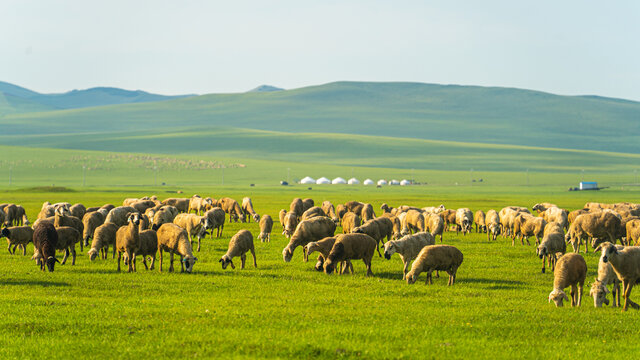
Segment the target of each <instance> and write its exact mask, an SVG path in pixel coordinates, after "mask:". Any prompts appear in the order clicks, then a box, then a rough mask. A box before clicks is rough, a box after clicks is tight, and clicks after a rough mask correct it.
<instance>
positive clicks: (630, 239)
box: [625, 219, 640, 246]
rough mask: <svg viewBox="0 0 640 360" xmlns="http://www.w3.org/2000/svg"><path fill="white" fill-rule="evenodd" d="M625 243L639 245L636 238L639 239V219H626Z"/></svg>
mask: <svg viewBox="0 0 640 360" xmlns="http://www.w3.org/2000/svg"><path fill="white" fill-rule="evenodd" d="M625 231H626V237H627V243H628V244H629V245H631V244H633V245H634V246H638V245H640V243H639V242H638V239H640V220H636V219H634V220H630V221H627V223H626V225H625Z"/></svg>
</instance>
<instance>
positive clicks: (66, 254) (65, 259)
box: [60, 248, 69, 265]
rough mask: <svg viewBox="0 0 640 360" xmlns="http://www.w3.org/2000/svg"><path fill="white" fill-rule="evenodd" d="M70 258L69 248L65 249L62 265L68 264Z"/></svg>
mask: <svg viewBox="0 0 640 360" xmlns="http://www.w3.org/2000/svg"><path fill="white" fill-rule="evenodd" d="M68 257H69V248H66V249H64V257H63V258H62V262H61V263H60V265H64V263H66V262H67V258H68Z"/></svg>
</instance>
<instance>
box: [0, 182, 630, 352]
mask: <svg viewBox="0 0 640 360" xmlns="http://www.w3.org/2000/svg"><path fill="white" fill-rule="evenodd" d="M175 189H176V188H173V189H172V190H171V191H174V190H175ZM180 189H181V190H183V191H184V196H190V195H192V194H193V193H198V194H200V195H202V196H213V197H219V196H231V197H234V198H236V199H238V200H240V199H241V198H242V197H243V196H251V197H252V199H253V203H254V205H255V208H256V210H257V211H258V212H259V213H260V214H270V215H271V216H272V217H273V218H274V219H277V213H278V211H279V210H280V209H281V208H287V207H288V205H289V202H290V201H291V198H293V197H302V198H305V197H311V198H313V199H314V200H315V202H316V203H317V204H319V203H321V202H322V201H323V200H331V201H333V202H334V204H335V203H339V202H344V201H347V200H353V199H357V200H360V201H365V202H370V203H372V204H373V205H374V208H375V209H376V211H377V212H379V206H380V204H381V203H382V202H387V203H389V204H391V205H393V206H398V205H401V204H412V205H417V206H429V205H439V204H444V205H445V206H447V207H448V208H457V207H461V206H467V207H470V208H471V209H472V210H474V211H475V210H477V209H483V210H487V209H489V208H494V209H499V208H501V207H503V206H505V205H514V204H517V205H523V206H531V205H533V204H534V203H536V202H539V201H552V202H555V203H557V204H558V205H560V206H563V207H566V208H568V209H575V208H578V207H581V206H582V205H583V204H584V203H585V202H587V201H607V202H617V201H634V202H640V192H639V191H638V190H637V189H636V188H632V187H631V188H630V187H625V188H624V189H621V188H615V189H614V188H610V189H606V190H603V191H599V192H566V191H564V189H563V188H560V187H559V186H529V187H526V186H491V185H488V184H486V185H485V186H454V185H433V186H414V187H407V188H400V187H385V188H382V189H376V188H365V187H320V186H314V187H313V188H312V190H308V189H306V187H301V186H292V187H277V186H256V187H249V186H246V185H238V184H231V185H224V186H223V185H218V184H212V185H208V186H205V185H198V186H188V185H185V186H183V187H181V188H180ZM51 190H53V189H48V188H36V189H28V190H26V189H17V188H7V187H3V188H2V190H0V202H15V203H20V204H22V205H23V206H25V208H26V210H27V213H28V216H29V217H30V218H31V219H33V218H34V217H35V216H36V214H37V212H38V210H39V209H40V207H41V204H42V202H43V201H51V202H57V201H69V202H72V203H75V202H82V203H84V204H85V205H86V206H95V205H102V204H104V203H113V204H116V205H118V204H120V203H121V201H122V199H124V198H126V197H138V196H143V195H151V194H156V195H158V196H159V197H160V198H164V197H169V196H176V194H175V193H169V192H167V189H166V186H165V187H163V186H156V187H154V186H130V187H127V188H123V187H106V186H105V187H93V188H90V189H87V188H84V189H83V188H82V187H81V186H73V187H72V188H70V189H68V190H67V191H66V192H65V191H64V190H65V189H56V190H58V191H56V192H52V191H51ZM61 190H62V191H61ZM276 221H277V220H276ZM240 229H249V230H250V231H251V232H252V233H253V234H254V236H257V233H258V226H257V224H255V223H248V224H242V223H239V224H235V223H234V224H229V223H227V224H226V225H225V229H224V232H223V237H222V238H219V239H213V240H211V239H209V238H207V239H206V240H205V241H204V244H203V249H202V251H201V252H199V253H198V254H197V255H196V256H197V257H198V259H199V260H198V262H197V263H196V265H195V268H194V273H193V274H190V275H187V274H180V273H179V272H178V273H173V274H169V273H164V272H163V273H160V272H159V271H158V270H157V268H156V269H155V270H154V271H146V270H144V266H142V265H141V262H140V261H138V265H139V269H138V272H137V273H133V274H129V273H126V272H124V273H116V271H115V270H116V262H115V261H114V260H112V259H108V260H97V261H95V262H90V261H89V260H88V258H87V256H86V252H87V249H86V248H85V249H84V250H83V251H82V252H79V256H78V259H77V262H76V265H74V266H72V265H71V264H70V263H68V264H66V265H64V266H57V267H56V271H55V272H54V273H42V272H41V271H40V270H39V268H37V267H36V266H35V264H34V263H33V262H32V261H30V260H29V256H22V255H9V254H8V252H6V251H4V252H2V251H0V306H1V308H2V309H4V311H3V316H2V317H0V334H1V335H2V336H0V357H1V358H3V359H11V358H20V359H24V358H36V357H45V356H46V357H48V358H72V357H80V358H87V357H89V358H131V357H135V358H141V357H149V356H153V357H157V358H221V357H225V358H238V359H239V358H366V359H388V358H405V359H416V358H445V357H446V358H464V359H467V358H536V359H537V358H558V357H560V356H563V357H565V356H567V357H570V358H594V357H607V358H611V357H614V356H615V357H622V358H625V357H626V358H632V357H634V356H635V354H637V351H638V346H637V345H636V344H635V342H633V341H629V336H633V334H635V333H637V332H638V331H640V325H639V324H640V322H639V320H640V313H638V312H637V311H635V310H630V311H629V312H627V313H622V312H621V311H620V309H614V308H611V307H605V308H602V309H595V308H594V307H593V300H592V298H591V297H589V296H588V287H587V285H585V296H584V297H583V305H582V307H580V308H577V309H572V308H570V307H565V308H555V306H553V305H552V304H549V303H548V302H547V296H548V294H549V292H550V291H551V290H552V282H553V275H552V274H551V273H546V274H542V273H541V272H540V267H541V261H540V260H539V259H538V258H537V257H535V255H534V246H533V245H529V246H527V245H525V246H522V245H519V244H518V245H516V246H515V247H512V246H511V240H510V239H509V240H507V239H504V238H502V237H500V238H499V239H498V241H496V242H490V241H487V239H486V235H485V234H475V233H473V234H471V235H467V236H461V235H460V236H456V234H455V233H451V232H448V233H446V234H445V236H444V242H445V243H446V244H451V245H455V246H457V247H458V248H460V250H461V251H462V252H463V253H464V257H465V258H464V262H463V264H462V267H461V268H460V270H459V272H458V281H457V283H456V284H455V285H454V286H453V287H447V286H446V277H444V278H443V277H441V278H439V279H434V281H435V284H434V285H432V286H425V285H424V280H425V278H426V277H425V275H424V274H422V275H421V276H420V278H419V281H418V282H417V283H416V284H414V285H407V284H406V283H405V282H403V281H402V280H401V276H402V275H401V269H402V263H401V261H400V259H399V257H397V255H394V257H393V258H392V259H391V260H384V259H383V258H379V257H378V256H377V255H375V258H374V260H373V272H374V274H375V276H374V277H373V278H367V277H365V272H364V264H362V262H361V261H356V262H354V268H355V272H356V273H355V274H354V275H343V276H338V275H332V276H328V275H325V274H323V273H318V272H316V271H315V270H313V265H314V262H309V263H304V262H303V261H302V252H301V251H300V249H296V252H295V254H294V258H293V260H292V262H291V263H284V262H283V260H282V255H281V252H282V249H283V247H284V246H285V245H286V244H287V240H286V239H285V238H284V237H283V236H282V235H280V231H279V229H280V225H279V224H278V223H276V224H275V225H274V231H273V234H272V241H271V243H260V242H255V246H256V252H257V262H258V268H257V269H254V268H253V266H252V265H248V267H247V268H246V269H245V270H240V269H239V268H238V269H236V270H230V269H228V270H226V271H223V270H222V269H221V267H220V265H219V263H218V262H217V260H218V259H219V258H220V256H221V255H222V254H224V252H225V251H226V247H227V244H228V241H229V239H230V237H231V236H232V235H233V234H234V233H235V232H236V231H238V230H240ZM339 231H341V229H340V228H338V232H339ZM77 250H78V251H79V247H77ZM32 251H33V247H32V245H29V247H28V251H27V253H28V254H30V253H31V252H32ZM312 257H313V256H312ZM250 260H251V256H250V255H249V261H248V263H249V264H250V263H251V261H250ZM586 260H587V264H588V267H589V274H588V282H590V281H592V279H593V278H594V276H595V272H596V269H597V261H598V255H597V254H593V253H589V254H586ZM235 263H237V264H239V259H237V260H236V261H235ZM156 266H157V264H156ZM634 294H637V292H634ZM635 296H640V295H635ZM611 334H616V335H615V336H612V335H611ZM624 334H627V335H628V336H624Z"/></svg>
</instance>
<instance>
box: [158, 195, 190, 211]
mask: <svg viewBox="0 0 640 360" xmlns="http://www.w3.org/2000/svg"><path fill="white" fill-rule="evenodd" d="M189 200H190V199H189V198H168V199H164V200H163V201H162V205H171V206H175V208H176V209H178V211H179V212H181V213H186V212H189Z"/></svg>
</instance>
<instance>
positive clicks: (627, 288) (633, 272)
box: [600, 243, 640, 311]
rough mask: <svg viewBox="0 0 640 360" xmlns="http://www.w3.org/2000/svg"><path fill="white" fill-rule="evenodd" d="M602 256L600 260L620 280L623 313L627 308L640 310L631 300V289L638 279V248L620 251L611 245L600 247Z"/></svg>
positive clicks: (639, 248) (639, 265)
mask: <svg viewBox="0 0 640 360" xmlns="http://www.w3.org/2000/svg"><path fill="white" fill-rule="evenodd" d="M600 248H601V249H602V250H601V251H602V255H601V257H600V259H601V260H602V262H604V263H611V267H613V271H615V273H616V275H617V276H618V279H621V280H622V296H623V297H624V307H623V308H622V310H623V311H627V309H628V308H629V306H631V307H632V308H634V309H636V310H637V309H640V306H638V304H636V303H635V302H633V301H632V300H631V289H632V288H633V285H635V283H636V282H637V281H638V279H640V247H636V246H628V247H625V248H624V249H622V250H618V248H617V247H616V246H615V245H614V244H611V243H605V244H603V245H601V246H600Z"/></svg>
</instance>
